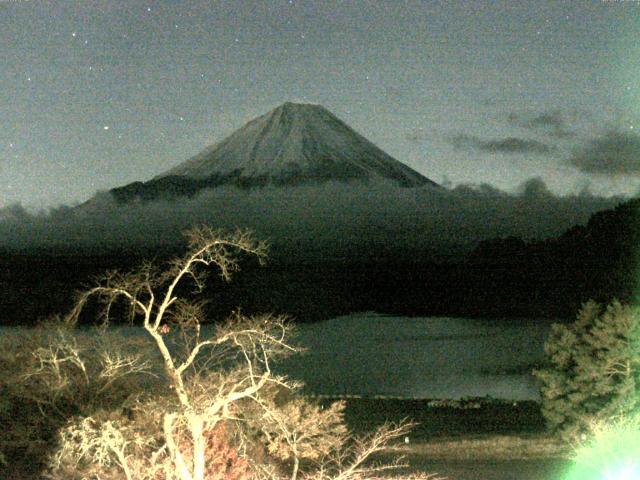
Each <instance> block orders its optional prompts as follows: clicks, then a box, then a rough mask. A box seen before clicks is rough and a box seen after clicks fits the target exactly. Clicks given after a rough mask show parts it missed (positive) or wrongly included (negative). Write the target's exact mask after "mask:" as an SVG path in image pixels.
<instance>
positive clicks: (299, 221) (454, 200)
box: [0, 179, 622, 256]
mask: <svg viewBox="0 0 640 480" xmlns="http://www.w3.org/2000/svg"><path fill="white" fill-rule="evenodd" d="M621 200H622V199H620V198H601V197H595V196H592V195H590V194H587V193H585V194H581V195H573V196H555V195H553V194H551V193H550V192H549V191H548V189H547V188H546V186H545V184H544V183H543V182H542V181H541V180H539V179H533V180H530V181H528V182H526V183H525V184H523V185H522V186H521V189H520V193H518V194H507V193H505V192H503V191H500V190H497V189H495V188H493V187H491V186H488V185H479V186H470V185H467V186H459V187H456V188H454V189H452V190H447V189H437V188H430V187H422V188H401V187H396V186H394V185H392V184H389V183H386V182H370V183H367V184H361V183H354V184H349V185H346V184H338V183H326V184H322V185H316V186H299V187H289V188H277V187H265V188H259V189H253V190H248V191H246V190H239V189H237V188H235V187H220V188H216V189H212V190H205V191H203V192H201V193H199V194H198V195H196V196H194V197H192V198H181V199H174V200H161V201H153V202H147V203H143V202H137V203H136V202H134V203H129V204H118V203H117V202H116V201H115V200H114V199H113V197H112V196H111V194H109V193H101V194H99V195H97V196H96V197H94V198H93V199H92V200H91V201H90V202H87V203H86V204H84V205H82V206H80V207H76V208H69V207H64V208H59V209H55V210H52V211H51V212H49V213H48V214H36V215H33V214H30V213H28V212H26V211H25V210H24V209H22V208H21V207H19V206H13V207H9V208H5V209H2V210H0V247H2V248H9V249H18V250H25V249H26V250H28V249H31V248H39V249H43V248H45V249H71V250H83V249H88V250H90V251H92V252H102V251H105V250H108V249H113V248H126V247H127V246H142V247H149V248H155V247H159V246H166V245H175V244H176V242H177V239H180V238H181V232H182V231H184V230H185V229H187V228H188V227H189V226H191V225H194V224H202V223H206V224H210V225H212V226H214V227H219V228H223V229H233V228H249V229H251V230H253V231H254V232H255V234H256V235H257V236H258V237H259V238H263V239H267V240H268V241H270V243H271V244H272V245H273V248H272V250H273V251H274V253H275V254H276V255H277V254H278V253H281V254H283V255H289V254H290V253H291V252H294V253H299V254H301V255H305V254H309V255H313V254H314V252H315V253H317V254H318V255H321V256H322V255H326V254H327V252H330V254H335V255H337V256H340V255H359V254H363V255H369V256H371V255H373V256H376V255H384V254H385V253H384V252H390V251H393V250H394V249H404V250H405V251H413V250H421V251H425V250H430V251H433V252H436V253H442V252H461V251H467V250H469V249H471V248H473V247H474V246H475V245H476V244H477V242H478V241H480V240H482V239H487V238H494V237H499V236H509V235H516V236H519V237H522V238H524V239H542V238H546V237H549V236H553V235H558V234H560V233H562V232H563V231H564V230H565V229H567V228H569V227H571V226H573V225H576V224H583V223H585V222H586V221H587V220H588V218H589V216H590V215H591V214H592V213H594V212H595V211H598V210H602V209H605V208H610V207H612V206H614V205H616V204H617V203H619V202H620V201H621Z"/></svg>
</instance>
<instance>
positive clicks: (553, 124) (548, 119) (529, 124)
mask: <svg viewBox="0 0 640 480" xmlns="http://www.w3.org/2000/svg"><path fill="white" fill-rule="evenodd" d="M507 118H508V121H509V123H511V124H512V125H515V126H517V127H520V128H525V129H527V130H534V131H537V132H542V133H548V134H549V135H551V136H553V137H556V138H568V137H572V136H574V134H573V132H571V131H570V130H569V128H568V126H567V122H566V120H565V118H564V115H563V114H562V112H560V110H553V111H549V112H543V113H539V114H535V115H523V114H518V113H515V112H512V113H510V114H509V115H508V117H507Z"/></svg>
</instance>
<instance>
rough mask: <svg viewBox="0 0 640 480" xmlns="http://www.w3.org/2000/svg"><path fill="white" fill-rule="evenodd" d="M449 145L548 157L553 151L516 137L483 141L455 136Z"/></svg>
mask: <svg viewBox="0 0 640 480" xmlns="http://www.w3.org/2000/svg"><path fill="white" fill-rule="evenodd" d="M451 144H452V145H453V146H454V147H455V148H459V149H466V150H476V151H480V152H487V153H504V154H517V153H533V154H536V155H548V154H550V153H551V152H552V151H553V150H555V148H554V147H552V146H549V145H547V144H546V143H542V142H539V141H537V140H529V139H524V138H517V137H507V138H502V139H492V140H483V139H481V138H478V137H475V136H472V135H456V136H454V137H453V138H452V139H451Z"/></svg>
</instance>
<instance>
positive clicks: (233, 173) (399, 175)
mask: <svg viewBox="0 0 640 480" xmlns="http://www.w3.org/2000/svg"><path fill="white" fill-rule="evenodd" d="M376 178H378V179H386V180H391V181H393V182H395V183H396V184H398V185H400V186H404V187H416V186H421V185H432V186H438V185H437V184H436V183H435V182H433V181H431V180H429V179H428V178H427V177H425V176H423V175H421V174H419V173H418V172H416V171H415V170H413V169H412V168H410V167H408V166H407V165H405V164H404V163H401V162H399V161H398V160H396V159H395V158H393V157H391V156H390V155H388V154H387V153H385V152H384V151H382V150H381V149H379V148H378V147H376V146H375V145H374V144H373V143H371V142H370V141H368V140H367V139H366V138H364V137H363V136H362V135H360V134H358V133H356V132H355V131H354V130H353V129H352V128H351V127H349V126H348V125H347V124H346V123H344V122H343V121H342V120H340V119H338V118H337V117H336V116H335V115H333V114H332V113H331V112H329V111H328V110H327V109H326V108H324V107H322V106H320V105H312V104H304V103H291V102H287V103H285V104H283V105H280V106H279V107H277V108H275V109H274V110H271V111H270V112H268V113H266V114H264V115H262V116H260V117H258V118H256V119H254V120H251V121H250V122H249V123H247V124H246V125H245V126H244V127H242V128H240V129H239V130H236V131H235V132H234V133H232V134H231V135H230V136H228V137H227V138H225V139H224V140H222V141H221V142H219V143H217V144H215V145H213V146H211V147H208V148H206V149H204V150H203V151H202V152H200V153H199V154H197V155H196V156H194V157H192V158H190V159H189V160H187V161H185V162H183V163H181V164H180V165H178V166H176V167H174V168H172V169H171V170H168V171H167V172H165V173H162V174H160V175H158V176H157V177H155V178H153V179H152V180H150V181H148V182H144V183H143V182H134V183H131V184H129V185H125V186H123V187H119V188H114V189H112V190H111V191H110V192H111V194H112V195H113V196H114V197H115V198H116V200H118V201H119V202H129V201H131V200H135V199H141V200H153V199H155V198H160V197H181V196H192V195H194V194H195V193H197V192H198V191H200V190H203V189H205V188H214V187H217V186H221V185H235V186H238V187H243V188H250V187H259V186H264V185H269V184H271V185H280V186H285V185H300V184H308V183H321V182H325V181H329V180H332V181H341V182H349V181H353V180H369V179H376Z"/></svg>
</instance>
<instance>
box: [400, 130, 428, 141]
mask: <svg viewBox="0 0 640 480" xmlns="http://www.w3.org/2000/svg"><path fill="white" fill-rule="evenodd" d="M431 137H432V135H431V134H430V133H429V132H427V131H426V130H425V129H424V128H414V129H413V130H410V131H408V132H407V133H406V134H405V136H404V138H405V140H408V141H410V142H416V143H422V142H424V141H425V140H429V139H430V138H431Z"/></svg>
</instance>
